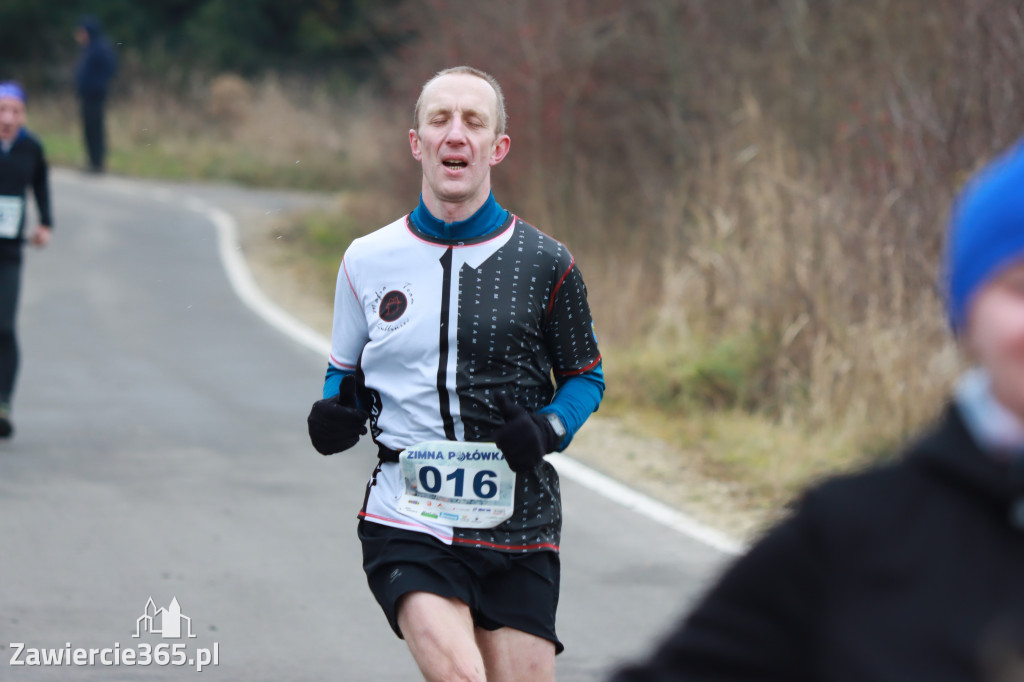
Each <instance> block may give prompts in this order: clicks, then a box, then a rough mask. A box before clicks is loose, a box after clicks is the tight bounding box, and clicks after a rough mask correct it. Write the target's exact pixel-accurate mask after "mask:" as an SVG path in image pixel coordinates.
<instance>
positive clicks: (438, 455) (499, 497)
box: [398, 440, 516, 528]
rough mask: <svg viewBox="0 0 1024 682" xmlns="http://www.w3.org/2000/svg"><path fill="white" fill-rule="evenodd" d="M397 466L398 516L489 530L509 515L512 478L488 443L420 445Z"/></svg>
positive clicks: (512, 498) (512, 505)
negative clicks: (399, 473)
mask: <svg viewBox="0 0 1024 682" xmlns="http://www.w3.org/2000/svg"><path fill="white" fill-rule="evenodd" d="M398 461H399V463H400V465H401V467H402V481H403V484H404V487H405V489H404V490H403V492H402V495H401V496H400V497H399V499H398V510H399V511H400V512H402V513H403V514H406V515H408V516H411V517H413V518H416V519H419V520H423V521H425V520H428V519H429V520H431V521H435V522H440V523H444V524H447V525H450V526H453V527H458V528H494V527H495V526H497V525H500V524H501V523H502V522H503V521H505V520H506V519H508V518H509V517H511V516H512V511H513V509H514V508H515V490H516V475H515V473H514V472H513V471H512V470H511V469H509V468H508V464H506V463H505V456H504V455H502V454H501V450H499V449H498V446H497V445H495V444H494V443H461V442H457V441H447V440H434V441H425V442H423V443H418V444H416V445H414V446H412V447H411V448H406V449H405V450H403V451H402V453H401V454H400V455H399V457H398Z"/></svg>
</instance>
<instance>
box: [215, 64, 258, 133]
mask: <svg viewBox="0 0 1024 682" xmlns="http://www.w3.org/2000/svg"><path fill="white" fill-rule="evenodd" d="M252 101H253V93H252V86H250V85H249V82H248V81H247V80H245V79H244V78H242V77H241V76H239V75H238V74H234V73H222V74H220V75H218V76H215V77H214V78H213V79H212V80H211V81H210V87H209V96H208V99H207V100H206V113H207V115H208V116H210V117H211V118H212V119H213V121H215V122H216V123H219V124H220V125H222V126H224V127H234V126H237V125H238V124H239V123H241V122H242V121H243V120H245V118H246V117H247V116H248V114H249V112H250V110H251V109H252Z"/></svg>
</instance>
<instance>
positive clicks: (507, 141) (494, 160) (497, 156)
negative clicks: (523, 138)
mask: <svg viewBox="0 0 1024 682" xmlns="http://www.w3.org/2000/svg"><path fill="white" fill-rule="evenodd" d="M511 144H512V139H511V138H510V137H509V136H508V135H502V136H500V137H499V138H498V139H497V140H495V142H494V150H493V151H492V152H491V158H490V164H491V165H492V166H497V165H498V164H499V163H501V161H502V159H504V158H505V157H506V156H507V155H508V149H509V147H510V146H511Z"/></svg>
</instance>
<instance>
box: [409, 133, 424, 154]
mask: <svg viewBox="0 0 1024 682" xmlns="http://www.w3.org/2000/svg"><path fill="white" fill-rule="evenodd" d="M409 148H410V149H411V150H412V158H414V159H416V160H417V161H421V160H422V159H423V153H422V152H421V151H420V136H419V135H417V134H416V131H415V130H409Z"/></svg>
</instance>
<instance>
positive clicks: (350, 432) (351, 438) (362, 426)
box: [306, 374, 370, 455]
mask: <svg viewBox="0 0 1024 682" xmlns="http://www.w3.org/2000/svg"><path fill="white" fill-rule="evenodd" d="M369 417H370V415H369V414H368V413H367V412H366V410H361V409H359V407H358V402H356V378H355V377H354V376H352V375H351V374H349V375H347V376H346V377H345V378H343V379H342V380H341V390H339V391H338V395H336V396H334V397H333V398H324V399H323V400H318V401H316V402H315V403H313V409H311V410H310V411H309V417H308V418H307V419H306V424H307V425H308V426H309V440H311V441H312V442H313V447H314V448H316V451H317V452H319V453H320V454H321V455H333V454H334V453H336V452H341V451H342V450H348V449H349V448H350V447H352V446H353V445H355V444H356V443H357V442H358V441H359V436H361V435H363V434H364V433H366V420H367V419H369Z"/></svg>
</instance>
